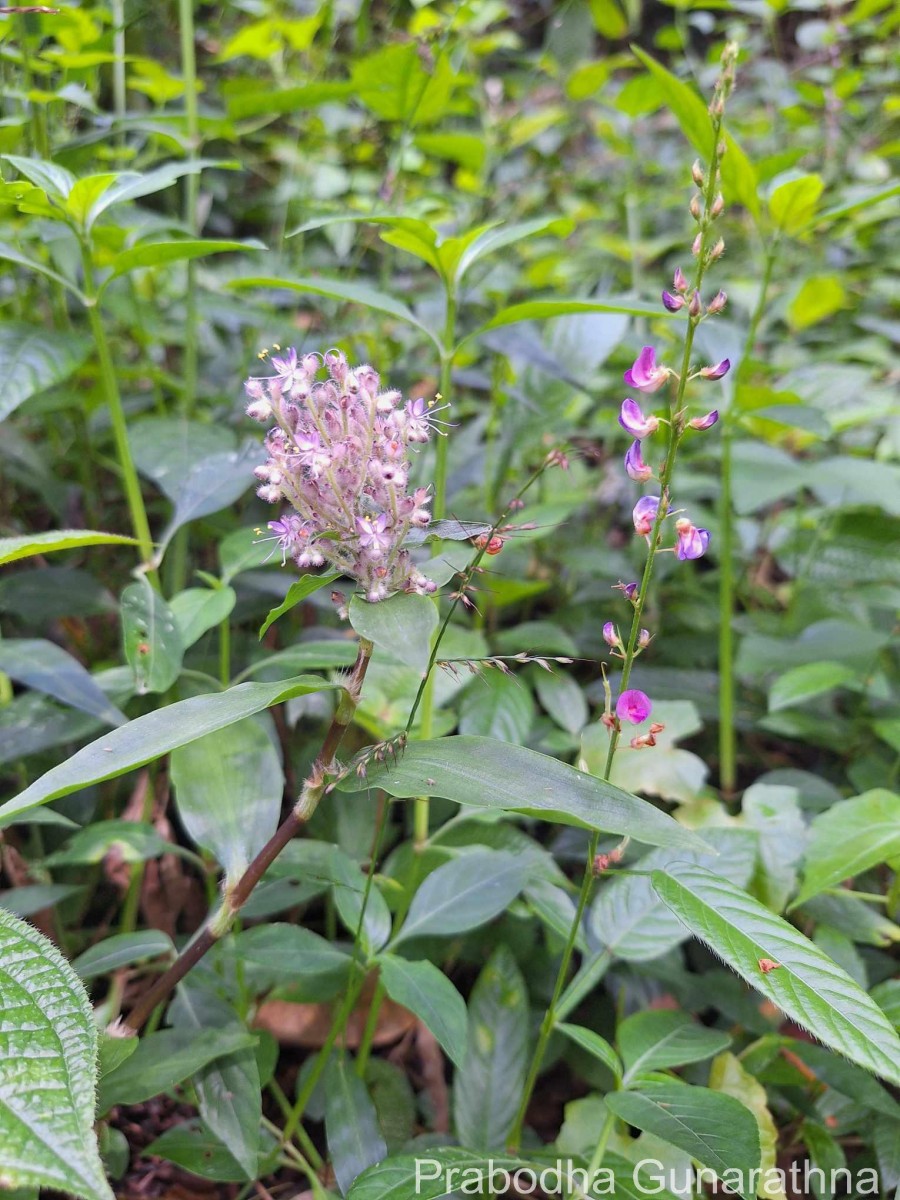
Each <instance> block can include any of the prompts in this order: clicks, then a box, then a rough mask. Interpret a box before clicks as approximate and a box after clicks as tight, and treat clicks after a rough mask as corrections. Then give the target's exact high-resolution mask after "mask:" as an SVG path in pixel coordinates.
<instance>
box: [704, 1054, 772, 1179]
mask: <svg viewBox="0 0 900 1200" xmlns="http://www.w3.org/2000/svg"><path fill="white" fill-rule="evenodd" d="M709 1086H710V1087H711V1088H712V1089H713V1091H716V1092H724V1093H726V1095H729V1096H733V1097H734V1098H735V1100H739V1101H740V1102H741V1104H743V1105H745V1106H746V1107H747V1108H749V1110H750V1111H751V1112H752V1113H753V1116H754V1117H755V1118H756V1127H757V1130H758V1132H759V1146H760V1171H761V1176H760V1181H759V1186H758V1187H757V1191H756V1194H757V1196H759V1197H761V1198H762V1200H785V1197H784V1191H783V1190H782V1188H781V1187H780V1186H779V1184H778V1183H777V1182H776V1180H777V1178H778V1176H777V1175H775V1174H774V1171H775V1168H776V1167H777V1165H778V1163H777V1153H778V1130H777V1128H776V1126H775V1121H774V1120H773V1118H772V1114H771V1112H769V1098H768V1095H767V1094H766V1089H765V1088H764V1087H763V1085H762V1084H761V1083H760V1082H759V1080H758V1079H757V1078H756V1077H755V1076H754V1075H751V1074H750V1072H749V1071H746V1070H745V1069H744V1067H743V1066H742V1065H741V1061H740V1059H738V1058H736V1057H735V1055H733V1054H720V1055H719V1056H718V1058H717V1059H716V1060H715V1061H714V1062H713V1064H712V1066H711V1067H710V1070H709ZM770 1172H773V1174H770Z"/></svg>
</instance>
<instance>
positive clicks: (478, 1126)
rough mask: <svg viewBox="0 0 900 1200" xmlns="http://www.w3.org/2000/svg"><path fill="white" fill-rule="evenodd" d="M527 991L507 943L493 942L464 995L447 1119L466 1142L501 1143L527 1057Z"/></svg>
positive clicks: (513, 1111)
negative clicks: (464, 1044) (462, 1034)
mask: <svg viewBox="0 0 900 1200" xmlns="http://www.w3.org/2000/svg"><path fill="white" fill-rule="evenodd" d="M529 1050H530V1039H529V1018H528V992H527V990H526V987H525V980H524V979H523V978H522V972H521V971H520V970H519V967H518V964H517V962H516V960H515V958H514V957H513V955H512V952H511V951H510V950H509V948H508V947H507V946H503V945H501V946H498V947H497V949H496V950H495V951H494V953H493V954H492V955H491V957H490V958H489V959H488V962H487V965H486V966H485V967H484V969H483V970H482V972H481V974H480V975H479V976H478V979H477V980H476V981H475V986H474V987H473V988H472V994H471V995H470V997H469V1016H468V1048H467V1050H466V1056H465V1059H464V1061H463V1064H462V1067H461V1068H460V1070H459V1071H457V1073H456V1077H455V1079H454V1081H453V1120H454V1125H455V1128H456V1133H457V1136H458V1137H459V1138H460V1140H461V1141H462V1142H463V1143H464V1144H465V1145H466V1146H472V1147H477V1148H479V1149H485V1150H492V1149H497V1148H502V1147H503V1146H504V1145H505V1144H506V1135H507V1134H508V1133H509V1130H510V1127H511V1126H512V1123H513V1120H514V1119H515V1115H516V1109H517V1108H518V1104H519V1098H520V1097H521V1095H522V1088H523V1087H524V1085H525V1074H526V1071H527V1069H528V1062H529Z"/></svg>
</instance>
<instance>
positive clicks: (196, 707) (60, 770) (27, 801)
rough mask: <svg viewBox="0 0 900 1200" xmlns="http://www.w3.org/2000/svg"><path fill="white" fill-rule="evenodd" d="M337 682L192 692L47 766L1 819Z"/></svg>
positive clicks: (1, 811)
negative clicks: (189, 695) (200, 693)
mask: <svg viewBox="0 0 900 1200" xmlns="http://www.w3.org/2000/svg"><path fill="white" fill-rule="evenodd" d="M334 686H335V685H333V684H330V683H326V682H325V681H324V680H322V679H319V678H317V677H316V676H314V675H310V676H304V675H300V676H297V677H296V678H294V679H282V680H279V681H277V682H275V683H241V684H239V685H238V686H237V687H233V688H229V689H228V690H227V691H225V692H215V693H212V694H211V695H208V696H192V697H190V699H188V700H179V701H178V702H177V703H176V704H169V705H166V706H165V707H164V708H158V709H156V710H155V711H154V712H151V713H147V714H146V716H143V717H138V718H136V719H135V720H133V721H129V722H128V724H127V725H122V726H120V728H119V729H115V730H113V731H112V732H111V733H108V734H106V735H105V736H103V737H101V738H98V739H97V741H94V742H91V743H90V745H88V746H85V747H84V748H83V749H81V750H79V751H78V752H77V753H76V754H73V755H72V757H71V758H70V759H68V760H67V761H66V762H64V763H60V765H59V766H58V767H54V768H53V769H52V770H50V771H47V773H46V774H44V775H42V776H41V777H40V779H37V780H35V782H34V783H33V784H31V786H30V787H27V788H26V789H25V791H24V792H22V793H20V794H19V795H18V796H16V797H15V798H14V799H12V800H8V801H7V802H6V804H4V805H3V806H2V808H0V824H9V822H10V820H11V818H13V817H14V816H16V815H18V814H19V813H22V812H26V811H27V810H28V809H29V808H33V807H34V805H36V804H46V803H47V802H48V801H50V800H56V799H58V798H59V797H60V796H67V795H68V794H69V792H74V791H77V790H78V789H79V788H83V787H87V786H88V785H89V784H92V783H100V782H101V781H102V780H104V779H114V778H115V777H116V776H117V775H124V774H125V772H126V771H131V770H133V769H134V768H135V767H142V766H143V765H144V764H145V763H148V762H152V761H153V759H155V758H159V757H160V755H162V754H167V753H168V752H169V751H170V750H175V749H177V748H178V747H179V746H186V745H187V744H188V742H193V741H195V740H196V739H197V738H200V737H203V736H204V735H205V734H207V733H214V732H215V731H216V730H217V729H225V728H227V726H229V725H234V724H235V723H236V722H237V721H241V720H243V719H244V717H250V716H253V714H254V713H258V712H262V710H263V709H264V708H271V706H272V705H273V704H282V703H284V701H286V700H290V699H291V698H292V697H294V696H304V695H306V694H307V693H309V692H319V691H324V690H327V689H330V688H333V687H334Z"/></svg>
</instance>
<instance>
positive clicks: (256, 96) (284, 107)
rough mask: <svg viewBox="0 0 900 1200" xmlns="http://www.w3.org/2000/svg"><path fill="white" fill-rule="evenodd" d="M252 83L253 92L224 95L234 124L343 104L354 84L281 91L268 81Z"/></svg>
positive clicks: (322, 84)
mask: <svg viewBox="0 0 900 1200" xmlns="http://www.w3.org/2000/svg"><path fill="white" fill-rule="evenodd" d="M252 83H253V89H252V90H250V91H239V92H229V93H228V95H227V107H228V115H229V116H230V117H232V118H233V119H234V120H244V119H246V118H247V117H258V116H264V117H272V116H275V115H277V114H278V113H297V112H305V111H306V110H307V109H310V108H313V107H315V106H317V105H319V104H329V103H331V101H333V100H343V99H344V98H345V97H347V96H350V95H352V94H353V84H352V83H350V82H349V81H346V82H345V81H343V80H323V81H320V82H318V83H311V84H303V85H301V86H300V87H291V88H284V89H283V90H282V91H278V90H276V89H273V88H272V86H271V80H266V81H262V82H260V81H259V80H253V81H252ZM226 87H227V84H226Z"/></svg>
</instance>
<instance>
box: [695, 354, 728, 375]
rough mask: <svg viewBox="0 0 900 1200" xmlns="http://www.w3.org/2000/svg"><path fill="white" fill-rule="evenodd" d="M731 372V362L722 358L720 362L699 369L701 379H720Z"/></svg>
mask: <svg viewBox="0 0 900 1200" xmlns="http://www.w3.org/2000/svg"><path fill="white" fill-rule="evenodd" d="M730 370H731V360H730V359H727V358H723V359H722V361H721V362H717V363H714V364H713V366H711V367H701V368H700V375H701V376H702V378H703V379H722V378H723V377H724V376H725V375H727V374H728V372H729V371H730Z"/></svg>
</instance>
